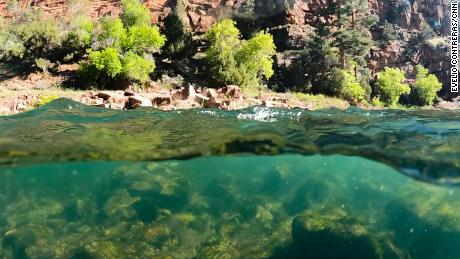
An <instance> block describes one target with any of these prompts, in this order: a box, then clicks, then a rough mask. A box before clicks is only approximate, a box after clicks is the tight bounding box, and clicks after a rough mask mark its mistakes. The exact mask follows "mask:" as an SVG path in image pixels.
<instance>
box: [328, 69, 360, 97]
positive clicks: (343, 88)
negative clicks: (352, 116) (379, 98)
mask: <svg viewBox="0 0 460 259" xmlns="http://www.w3.org/2000/svg"><path fill="white" fill-rule="evenodd" d="M330 80H331V82H332V83H333V84H334V85H335V87H337V90H336V91H337V92H338V94H337V95H338V96H340V97H342V98H343V99H345V100H347V101H349V102H351V103H353V104H357V103H359V102H362V101H364V100H365V99H366V89H364V87H363V86H362V85H361V84H360V83H359V82H358V81H357V79H356V77H355V76H354V68H353V67H352V68H350V69H348V70H345V69H340V68H334V69H333V70H332V71H331V74H330Z"/></svg>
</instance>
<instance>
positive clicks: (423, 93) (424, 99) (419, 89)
mask: <svg viewBox="0 0 460 259" xmlns="http://www.w3.org/2000/svg"><path fill="white" fill-rule="evenodd" d="M441 88H442V84H441V82H439V80H438V78H437V77H436V76H435V75H432V74H429V73H428V69H426V68H424V67H423V66H422V65H417V77H416V79H415V84H414V90H415V93H416V96H417V98H418V102H419V104H420V105H432V104H433V102H434V100H435V99H436V93H437V92H439V91H440V90H441Z"/></svg>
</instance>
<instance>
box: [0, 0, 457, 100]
mask: <svg viewBox="0 0 460 259" xmlns="http://www.w3.org/2000/svg"><path fill="white" fill-rule="evenodd" d="M7 2H8V0H0V11H1V12H2V13H3V14H6V11H5V10H6V5H7ZM178 2H179V3H178ZM334 2H335V0H146V1H144V3H145V5H146V6H147V7H148V8H149V9H150V10H151V13H152V21H153V22H154V23H159V24H160V25H161V22H162V21H163V20H164V18H165V17H167V15H168V14H169V13H171V12H172V11H173V10H174V9H175V8H176V5H178V4H180V5H181V7H182V8H181V10H182V12H183V13H182V16H183V18H184V19H183V20H184V21H185V23H186V24H187V26H188V27H189V28H190V29H191V30H192V31H193V32H195V33H201V32H203V31H205V30H206V29H207V28H209V27H210V26H211V25H212V24H213V23H214V22H215V21H216V20H218V19H220V18H224V17H230V18H235V17H238V18H239V19H242V20H244V21H246V22H247V21H249V22H247V24H245V26H246V27H248V26H249V27H251V25H254V24H257V28H252V29H257V30H260V29H267V30H269V31H270V32H271V33H272V34H273V35H274V36H275V41H276V44H277V47H278V50H279V51H280V52H281V54H280V55H283V54H282V53H286V52H289V51H290V50H298V49H301V48H302V46H303V43H304V42H305V40H307V39H308V37H309V35H311V34H312V33H313V32H314V31H315V26H316V25H317V24H318V23H321V24H323V25H332V24H333V22H334V21H335V19H336V17H334V16H333V15H330V14H328V12H327V8H328V7H330V6H331V4H332V3H334ZM449 3H450V2H449V0H389V1H382V0H368V4H369V6H370V7H371V10H372V13H373V14H375V15H377V16H378V17H379V19H380V21H384V20H391V23H393V24H396V25H397V31H398V34H399V35H400V37H401V39H400V40H399V42H393V43H392V44H390V45H388V46H385V47H381V46H377V47H374V48H373V49H372V51H371V55H370V56H369V57H368V62H369V66H370V68H371V70H372V71H373V72H376V71H378V70H380V69H382V68H383V67H385V66H398V67H401V68H402V69H403V70H405V71H406V72H408V74H409V75H413V73H414V67H415V65H416V64H417V63H421V64H423V65H424V66H426V67H428V68H429V70H430V71H431V72H433V73H435V74H436V75H437V76H438V77H439V78H440V79H441V81H442V82H443V83H444V86H445V89H443V92H442V95H443V96H444V97H451V96H452V95H450V94H449V93H448V91H447V89H446V88H447V86H448V85H449V71H450V61H449V47H448V46H447V45H446V44H424V45H422V46H418V47H416V49H415V50H413V51H411V52H410V53H409V54H408V49H409V48H411V47H412V46H410V45H411V43H408V42H410V40H411V38H412V37H413V36H414V35H417V34H420V33H422V32H423V31H424V30H426V28H431V29H432V30H433V31H434V32H435V33H436V34H438V37H439V38H441V37H443V36H447V35H448V34H449V31H450V27H449V24H450V21H449V12H450V7H449ZM20 4H21V5H22V6H27V5H32V6H38V7H40V8H43V10H45V11H46V12H49V13H52V14H55V15H57V16H59V14H62V13H64V11H65V9H66V0H20ZM91 4H92V6H91V10H92V11H91V14H92V16H94V17H100V16H104V15H117V14H119V13H120V3H119V0H94V1H91ZM2 10H3V11H2ZM248 10H249V11H248ZM251 20H253V21H257V22H254V23H251V22H250V21H251ZM249 29H251V28H249ZM431 29H430V30H431ZM381 34H382V33H381V28H380V29H379V28H373V29H370V35H372V37H373V38H374V40H376V41H378V40H379V38H381ZM280 60H282V58H281V59H280ZM279 65H283V64H279Z"/></svg>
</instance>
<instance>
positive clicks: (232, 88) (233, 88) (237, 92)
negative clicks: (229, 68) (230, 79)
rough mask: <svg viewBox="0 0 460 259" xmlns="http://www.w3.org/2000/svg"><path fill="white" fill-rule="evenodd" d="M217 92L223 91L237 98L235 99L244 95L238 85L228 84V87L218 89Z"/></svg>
mask: <svg viewBox="0 0 460 259" xmlns="http://www.w3.org/2000/svg"><path fill="white" fill-rule="evenodd" d="M217 92H218V93H219V92H220V93H223V94H225V95H226V96H228V97H231V98H235V99H240V98H242V97H243V94H242V92H241V88H240V87H239V86H237V85H227V86H226V87H223V88H220V89H219V90H217Z"/></svg>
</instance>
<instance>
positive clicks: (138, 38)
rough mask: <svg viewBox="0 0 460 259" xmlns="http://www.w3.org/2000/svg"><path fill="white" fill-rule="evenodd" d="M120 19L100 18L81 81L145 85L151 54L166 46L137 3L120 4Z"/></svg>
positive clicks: (125, 1) (128, 0) (134, 0)
mask: <svg viewBox="0 0 460 259" xmlns="http://www.w3.org/2000/svg"><path fill="white" fill-rule="evenodd" d="M122 5H123V15H122V19H118V18H117V19H115V18H103V20H102V23H101V25H100V27H99V28H98V30H97V32H96V33H94V37H93V44H92V50H90V51H89V58H88V62H87V63H85V64H84V65H83V67H82V71H81V72H82V73H81V74H82V77H83V78H85V79H87V80H88V79H92V80H96V81H97V82H100V83H107V82H110V79H112V80H113V79H123V81H125V80H124V79H128V81H131V82H135V83H141V84H142V83H144V82H146V81H148V80H149V78H150V77H149V75H150V73H152V72H153V71H154V70H155V62H154V59H153V56H152V54H153V53H155V52H156V51H158V50H159V49H160V48H161V47H162V46H163V45H164V44H165V42H166V38H165V37H164V36H163V35H161V33H160V30H159V28H158V27H157V26H152V25H151V24H150V13H149V11H148V9H147V8H146V7H145V6H144V5H143V4H141V3H140V2H139V1H137V0H123V1H122ZM107 79H109V80H107Z"/></svg>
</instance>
